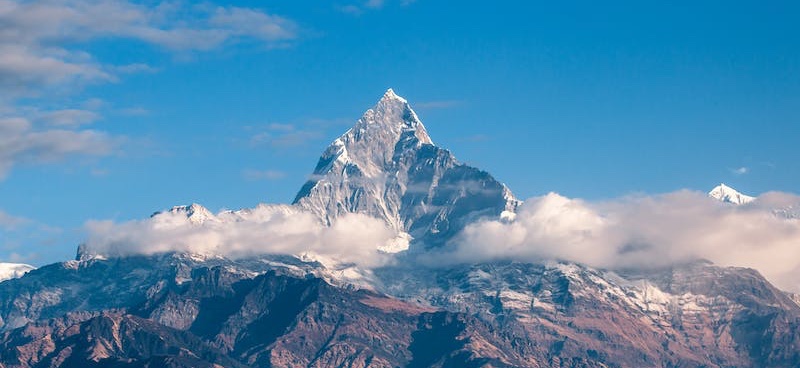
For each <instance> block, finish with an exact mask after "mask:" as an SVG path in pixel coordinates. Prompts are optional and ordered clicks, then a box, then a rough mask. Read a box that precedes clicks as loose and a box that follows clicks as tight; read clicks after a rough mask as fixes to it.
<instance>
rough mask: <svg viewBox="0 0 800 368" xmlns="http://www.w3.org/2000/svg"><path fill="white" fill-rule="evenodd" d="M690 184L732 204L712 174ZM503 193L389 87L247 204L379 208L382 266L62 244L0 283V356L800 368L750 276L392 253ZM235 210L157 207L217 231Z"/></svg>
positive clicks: (512, 207)
mask: <svg viewBox="0 0 800 368" xmlns="http://www.w3.org/2000/svg"><path fill="white" fill-rule="evenodd" d="M717 189H719V190H717ZM709 195H710V196H711V197H713V198H716V199H719V200H721V201H726V202H730V203H733V204H744V203H746V202H748V201H749V197H746V196H744V195H742V194H740V193H738V192H735V191H733V190H732V189H731V188H729V187H725V186H721V187H719V188H715V190H714V191H712V193H710V194H709ZM519 204H520V203H519V201H518V200H516V199H515V198H514V196H513V195H512V194H511V192H510V190H509V189H508V188H506V186H505V185H503V184H502V183H500V182H498V181H497V180H495V179H494V178H493V177H492V176H491V175H489V174H488V173H486V172H485V171H482V170H479V169H476V168H473V167H470V166H467V165H464V164H462V163H459V162H458V161H457V160H456V159H455V157H454V156H453V155H452V154H451V153H450V152H449V151H448V150H446V149H443V148H440V147H437V146H436V145H434V144H433V141H432V140H431V138H430V137H429V136H428V133H427V131H426V130H425V127H424V126H423V125H422V123H421V121H420V119H419V118H418V117H417V115H416V113H415V112H414V111H413V110H412V109H411V107H410V106H409V104H408V102H407V101H406V100H404V99H403V98H401V97H399V96H397V95H396V94H395V93H394V92H393V91H392V90H389V91H387V92H386V94H385V95H384V96H383V97H382V98H381V99H380V101H379V102H378V103H377V105H375V106H374V107H373V108H371V109H369V110H367V112H366V113H365V114H364V116H363V117H361V119H359V120H358V122H356V124H355V125H354V126H353V127H352V128H351V129H350V130H348V131H347V132H346V133H345V134H343V135H342V136H341V137H339V138H337V139H336V140H334V142H333V143H332V144H331V145H330V146H329V147H328V148H327V149H326V150H325V151H324V153H323V154H322V156H321V158H320V160H319V162H318V164H317V166H316V168H315V169H314V172H313V175H312V176H311V177H310V180H309V181H308V182H307V183H306V184H305V185H304V186H303V187H302V188H301V189H300V191H299V193H298V194H297V197H296V198H295V200H294V203H293V204H292V205H260V206H261V207H259V208H261V210H262V212H264V211H266V212H268V213H269V214H270V215H275V216H288V215H290V214H295V213H310V214H311V215H310V216H313V218H314V219H316V220H318V221H319V222H320V223H321V224H324V225H331V224H334V223H335V222H336V221H337V219H339V218H341V217H343V216H345V215H347V214H349V213H358V214H366V215H369V216H371V217H375V218H377V219H380V220H383V221H384V222H385V223H386V224H387V225H388V227H389V228H391V229H393V230H395V231H397V232H400V233H405V234H406V235H407V238H408V239H411V243H410V248H409V249H408V250H407V251H405V250H406V248H407V247H398V248H395V249H391V250H390V251H391V252H396V253H398V254H396V255H395V257H397V258H396V260H397V261H396V262H390V263H389V265H386V266H382V267H376V268H374V269H371V270H368V272H365V273H363V274H362V275H364V276H363V277H362V278H361V279H360V283H352V282H350V279H349V278H348V277H344V276H343V275H345V274H346V272H347V270H346V269H345V270H344V271H343V270H342V269H329V268H328V267H327V266H326V265H325V264H324V263H322V262H319V261H316V260H313V259H309V258H307V257H304V256H298V255H288V254H282V255H276V254H270V255H250V256H247V257H238V258H227V257H224V256H221V255H214V254H193V253H189V252H171V253H156V254H149V255H142V254H129V255H125V256H122V255H117V256H112V255H108V254H101V253H98V252H96V251H95V250H92V249H89V248H87V247H80V248H79V254H78V257H77V258H76V260H71V261H66V262H62V263H56V264H51V265H47V266H43V267H40V268H38V269H34V270H30V271H28V272H27V273H25V274H24V275H22V273H20V274H15V275H14V276H20V275H22V276H21V277H18V278H15V279H11V280H7V281H3V282H0V367H2V368H10V367H20V368H22V367H187V368H188V367H796V366H800V306H798V304H797V302H796V301H795V300H797V298H795V299H793V298H792V295H789V294H786V293H784V292H782V291H780V290H778V289H776V288H775V287H774V286H772V285H771V284H770V283H769V282H768V281H767V280H765V279H764V278H763V277H762V276H761V275H760V274H759V273H758V272H756V271H754V270H751V269H745V268H736V267H718V266H715V265H713V264H711V263H709V262H706V261H702V260H698V261H695V262H686V263H682V264H675V265H672V266H671V267H668V268H660V269H656V270H602V269H595V268H592V267H588V266H586V265H582V264H577V263H572V262H566V261H557V260H543V261H541V262H534V263H526V262H515V261H513V260H503V261H493V262H484V263H477V264H450V265H447V266H444V265H442V266H439V267H432V266H421V265H417V264H415V263H414V262H409V261H408V260H413V259H419V258H415V257H405V256H404V255H405V254H406V253H408V252H415V256H416V257H424V256H425V254H426V252H438V251H439V250H440V247H442V246H447V244H448V241H449V240H450V239H452V238H453V237H454V236H455V235H456V234H458V233H459V231H461V230H462V229H463V228H464V227H465V226H466V225H467V224H469V223H471V222H473V221H476V220H479V219H502V220H503V221H515V220H514V214H515V211H517V209H518V206H519ZM255 212H256V211H251V210H241V211H228V212H223V213H220V214H217V215H215V214H213V213H211V212H210V211H208V210H206V209H205V208H203V207H202V206H199V205H191V206H176V207H174V208H172V209H171V210H170V211H168V212H167V213H168V214H169V215H170V216H186V219H187V222H188V223H189V224H190V225H189V226H205V225H206V224H212V225H213V226H214V227H215V228H217V227H224V226H226V224H230V223H236V222H237V221H246V219H247V218H248V216H252V213H255ZM259 213H261V212H259ZM154 216H158V215H154ZM787 221H794V220H793V219H791V218H787ZM25 271H27V270H25Z"/></svg>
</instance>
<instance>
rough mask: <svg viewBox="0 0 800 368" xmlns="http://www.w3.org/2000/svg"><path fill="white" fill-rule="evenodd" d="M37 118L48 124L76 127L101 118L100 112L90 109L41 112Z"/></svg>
mask: <svg viewBox="0 0 800 368" xmlns="http://www.w3.org/2000/svg"><path fill="white" fill-rule="evenodd" d="M37 118H38V120H40V121H43V122H45V124H47V125H52V126H60V127H76V126H80V125H85V124H91V123H93V122H95V121H97V120H98V119H100V114H98V113H97V112H94V111H90V110H81V109H64V110H55V111H48V112H44V113H40V114H38V116H37Z"/></svg>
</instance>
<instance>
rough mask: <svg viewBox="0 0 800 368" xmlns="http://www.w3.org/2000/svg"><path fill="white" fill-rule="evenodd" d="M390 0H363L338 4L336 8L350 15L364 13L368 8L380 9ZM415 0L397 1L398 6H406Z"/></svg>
mask: <svg viewBox="0 0 800 368" xmlns="http://www.w3.org/2000/svg"><path fill="white" fill-rule="evenodd" d="M390 2H391V1H386V0H365V1H361V2H358V3H354V4H347V5H343V6H338V7H337V8H338V9H339V11H341V12H342V13H346V14H351V15H361V14H364V13H365V12H366V11H368V10H377V9H382V8H383V7H384V6H386V4H387V3H390ZM415 2H416V0H400V1H398V3H399V4H400V6H408V5H411V4H413V3H415Z"/></svg>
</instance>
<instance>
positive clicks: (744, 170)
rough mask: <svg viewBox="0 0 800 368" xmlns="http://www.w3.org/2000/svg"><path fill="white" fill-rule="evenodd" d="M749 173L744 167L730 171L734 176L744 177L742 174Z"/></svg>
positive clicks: (748, 169)
mask: <svg viewBox="0 0 800 368" xmlns="http://www.w3.org/2000/svg"><path fill="white" fill-rule="evenodd" d="M749 172H750V168H748V167H745V166H742V167H737V168H735V169H731V173H732V174H734V175H744V174H747V173H749Z"/></svg>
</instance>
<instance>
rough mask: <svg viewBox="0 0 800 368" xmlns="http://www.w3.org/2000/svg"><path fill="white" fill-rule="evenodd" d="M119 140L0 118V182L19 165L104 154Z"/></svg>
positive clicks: (26, 120) (18, 118) (90, 132)
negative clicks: (12, 168) (39, 126)
mask: <svg viewBox="0 0 800 368" xmlns="http://www.w3.org/2000/svg"><path fill="white" fill-rule="evenodd" d="M122 140H123V138H121V137H114V136H111V135H109V134H106V133H104V132H100V131H96V130H91V129H69V128H66V129H60V128H59V129H52V128H48V129H38V128H37V127H36V126H35V125H34V124H32V123H31V122H30V121H29V120H28V119H25V118H22V117H2V116H0V179H3V178H5V177H6V175H7V174H8V171H9V170H10V169H11V167H12V166H14V165H15V164H17V163H20V162H25V163H41V162H55V161H58V160H62V159H64V158H66V157H69V156H74V155H90V156H103V155H108V154H110V153H112V151H113V150H114V148H115V147H117V146H118V145H119V144H120V143H121V142H122Z"/></svg>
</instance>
